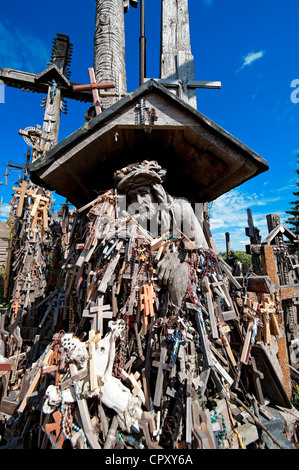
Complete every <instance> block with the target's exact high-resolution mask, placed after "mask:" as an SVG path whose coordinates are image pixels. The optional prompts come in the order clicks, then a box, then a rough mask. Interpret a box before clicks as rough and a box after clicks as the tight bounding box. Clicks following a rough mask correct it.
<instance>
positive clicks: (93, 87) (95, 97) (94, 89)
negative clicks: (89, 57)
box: [73, 67, 115, 116]
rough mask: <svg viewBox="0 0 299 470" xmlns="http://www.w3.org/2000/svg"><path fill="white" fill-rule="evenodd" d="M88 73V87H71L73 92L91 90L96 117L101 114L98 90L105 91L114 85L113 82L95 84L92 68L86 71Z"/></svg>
mask: <svg viewBox="0 0 299 470" xmlns="http://www.w3.org/2000/svg"><path fill="white" fill-rule="evenodd" d="M88 73H89V78H90V84H88V85H74V86H73V91H75V92H78V91H89V90H91V91H92V96H93V102H94V107H95V111H96V115H97V116H98V115H99V114H100V113H101V112H102V110H101V106H100V95H99V90H100V89H104V90H107V89H108V88H115V85H114V83H113V82H105V83H96V79H95V74H94V69H93V67H90V68H89V69H88Z"/></svg>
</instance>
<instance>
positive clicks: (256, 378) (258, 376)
mask: <svg viewBox="0 0 299 470" xmlns="http://www.w3.org/2000/svg"><path fill="white" fill-rule="evenodd" d="M249 364H250V366H251V368H250V372H251V375H252V380H253V383H254V388H255V391H256V397H257V399H258V401H259V403H260V404H261V405H264V404H265V399H264V394H263V389H262V384H261V380H263V378H264V374H263V373H262V372H261V371H259V370H258V368H257V365H256V360H255V358H254V357H251V358H250V362H249Z"/></svg>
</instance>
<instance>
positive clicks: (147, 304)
mask: <svg viewBox="0 0 299 470" xmlns="http://www.w3.org/2000/svg"><path fill="white" fill-rule="evenodd" d="M155 297H156V295H155V292H154V288H153V286H152V285H151V284H143V286H141V289H140V297H139V299H140V310H141V311H143V333H144V334H146V332H147V327H148V317H151V318H152V317H154V316H155V312H154V300H155Z"/></svg>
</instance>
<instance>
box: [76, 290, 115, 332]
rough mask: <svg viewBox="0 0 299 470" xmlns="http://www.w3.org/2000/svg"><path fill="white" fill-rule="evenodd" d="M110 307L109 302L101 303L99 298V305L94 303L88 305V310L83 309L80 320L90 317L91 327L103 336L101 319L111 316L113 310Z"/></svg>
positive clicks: (101, 300) (110, 317)
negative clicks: (93, 304) (91, 305)
mask: <svg viewBox="0 0 299 470" xmlns="http://www.w3.org/2000/svg"><path fill="white" fill-rule="evenodd" d="M110 309H111V306H110V305H109V304H107V305H103V298H101V299H100V300H99V305H95V306H93V307H90V309H89V310H84V311H83V315H82V320H83V318H84V319H85V318H91V319H92V322H91V329H92V330H94V331H99V333H100V335H101V336H103V320H104V319H112V318H113V312H112V311H111V310H110ZM82 320H81V323H82ZM81 323H80V326H81Z"/></svg>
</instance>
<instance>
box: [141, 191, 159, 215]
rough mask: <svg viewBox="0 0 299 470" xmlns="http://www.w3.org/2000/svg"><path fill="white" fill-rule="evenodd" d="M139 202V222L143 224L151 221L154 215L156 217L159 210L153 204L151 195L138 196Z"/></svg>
mask: <svg viewBox="0 0 299 470" xmlns="http://www.w3.org/2000/svg"><path fill="white" fill-rule="evenodd" d="M137 201H138V204H139V205H140V211H139V215H140V216H139V220H140V221H142V222H144V221H146V220H151V219H152V218H153V217H154V215H156V213H157V209H156V207H155V204H153V202H152V198H151V196H150V194H148V195H146V196H140V195H137Z"/></svg>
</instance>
